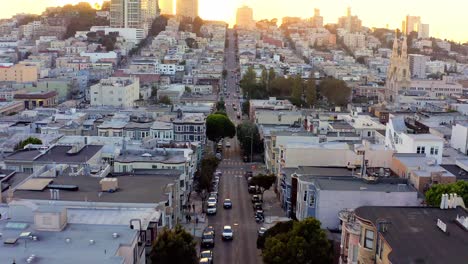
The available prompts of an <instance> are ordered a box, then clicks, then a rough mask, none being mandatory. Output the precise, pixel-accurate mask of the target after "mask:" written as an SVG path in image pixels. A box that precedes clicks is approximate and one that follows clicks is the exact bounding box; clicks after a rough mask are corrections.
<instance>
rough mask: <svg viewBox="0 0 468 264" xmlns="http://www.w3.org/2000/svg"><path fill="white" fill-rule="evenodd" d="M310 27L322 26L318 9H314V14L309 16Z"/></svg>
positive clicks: (321, 17) (321, 18)
mask: <svg viewBox="0 0 468 264" xmlns="http://www.w3.org/2000/svg"><path fill="white" fill-rule="evenodd" d="M311 22H312V27H314V28H323V16H321V15H320V9H318V8H315V9H314V16H313V17H312V18H311Z"/></svg>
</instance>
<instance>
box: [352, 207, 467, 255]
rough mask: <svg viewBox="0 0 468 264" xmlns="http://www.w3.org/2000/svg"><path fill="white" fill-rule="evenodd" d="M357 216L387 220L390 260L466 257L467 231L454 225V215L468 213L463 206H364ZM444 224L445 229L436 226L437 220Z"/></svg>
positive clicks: (385, 233)
mask: <svg viewBox="0 0 468 264" xmlns="http://www.w3.org/2000/svg"><path fill="white" fill-rule="evenodd" d="M355 214H356V216H357V217H359V218H361V219H363V220H366V221H370V222H372V223H373V224H374V226H377V221H378V220H379V219H385V220H387V221H389V222H390V224H389V225H388V227H387V231H386V232H384V233H382V235H383V237H384V238H385V241H386V242H387V243H389V245H390V246H391V247H392V251H391V252H390V254H389V256H388V258H389V260H390V261H391V262H392V263H465V262H466V260H468V250H466V248H467V245H468V233H467V231H466V230H464V229H462V228H461V227H460V226H459V225H457V224H456V223H455V222H454V220H455V218H456V217H457V216H464V217H468V213H467V211H466V210H465V209H462V208H460V207H459V208H457V209H448V210H441V209H439V208H429V207H377V206H363V207H359V208H357V209H356V210H355ZM438 219H440V220H442V221H443V222H444V223H445V224H446V225H447V233H444V232H443V231H441V230H440V229H439V227H437V220H438Z"/></svg>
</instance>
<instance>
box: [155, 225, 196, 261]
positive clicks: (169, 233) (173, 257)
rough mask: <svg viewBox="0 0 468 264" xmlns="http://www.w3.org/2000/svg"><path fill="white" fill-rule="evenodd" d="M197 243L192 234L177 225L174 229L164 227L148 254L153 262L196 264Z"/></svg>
mask: <svg viewBox="0 0 468 264" xmlns="http://www.w3.org/2000/svg"><path fill="white" fill-rule="evenodd" d="M196 245H197V243H196V242H195V240H194V238H193V236H192V235H191V234H189V233H188V232H187V231H185V230H184V229H183V228H182V226H180V225H177V226H176V227H175V228H174V230H170V229H168V228H165V229H164V230H163V231H162V233H160V234H159V235H158V238H157V240H156V243H155V244H154V246H153V249H152V251H151V254H150V259H151V262H152V263H154V264H174V263H177V264H179V263H180V264H196V263H198V257H197V251H196V249H195V247H196Z"/></svg>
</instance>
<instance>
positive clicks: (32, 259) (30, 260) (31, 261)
mask: <svg viewBox="0 0 468 264" xmlns="http://www.w3.org/2000/svg"><path fill="white" fill-rule="evenodd" d="M35 259H36V255H34V254H31V256H29V258H28V259H26V262H27V263H33V261H34V260H35Z"/></svg>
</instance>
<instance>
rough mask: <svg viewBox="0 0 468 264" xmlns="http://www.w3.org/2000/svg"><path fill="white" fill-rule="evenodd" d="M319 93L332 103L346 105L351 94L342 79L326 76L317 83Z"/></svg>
mask: <svg viewBox="0 0 468 264" xmlns="http://www.w3.org/2000/svg"><path fill="white" fill-rule="evenodd" d="M319 92H320V95H321V96H323V97H325V98H327V100H328V102H329V103H331V104H333V105H341V106H343V105H346V104H347V103H348V102H349V98H350V96H351V89H350V88H349V87H348V85H346V83H345V82H344V81H342V80H338V79H334V78H328V79H325V80H322V81H321V82H320V84H319Z"/></svg>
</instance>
